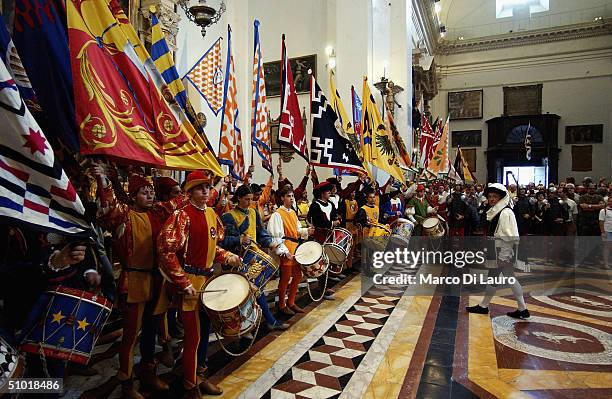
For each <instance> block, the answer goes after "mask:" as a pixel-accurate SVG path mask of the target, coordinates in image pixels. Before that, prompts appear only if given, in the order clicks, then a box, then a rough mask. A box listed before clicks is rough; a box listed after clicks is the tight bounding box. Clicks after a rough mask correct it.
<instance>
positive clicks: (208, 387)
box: [199, 378, 223, 395]
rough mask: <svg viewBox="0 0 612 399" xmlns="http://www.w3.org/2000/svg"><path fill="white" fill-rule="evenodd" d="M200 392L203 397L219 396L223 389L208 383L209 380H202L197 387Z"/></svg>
mask: <svg viewBox="0 0 612 399" xmlns="http://www.w3.org/2000/svg"><path fill="white" fill-rule="evenodd" d="M199 387H200V391H201V392H202V393H203V394H204V395H221V394H222V393H223V389H221V387H219V386H217V385H215V384H213V383H212V382H210V380H209V379H207V378H206V379H203V381H202V382H201V383H200V385H199Z"/></svg>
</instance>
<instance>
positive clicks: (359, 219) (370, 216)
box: [355, 204, 380, 237]
mask: <svg viewBox="0 0 612 399" xmlns="http://www.w3.org/2000/svg"><path fill="white" fill-rule="evenodd" d="M379 219H380V213H379V211H378V207H377V206H376V205H368V204H365V205H364V206H362V207H361V208H359V211H358V212H357V215H356V216H355V223H358V224H360V225H361V226H362V227H363V236H364V237H367V236H369V235H370V226H371V225H372V224H373V223H374V224H377V223H378V221H379Z"/></svg>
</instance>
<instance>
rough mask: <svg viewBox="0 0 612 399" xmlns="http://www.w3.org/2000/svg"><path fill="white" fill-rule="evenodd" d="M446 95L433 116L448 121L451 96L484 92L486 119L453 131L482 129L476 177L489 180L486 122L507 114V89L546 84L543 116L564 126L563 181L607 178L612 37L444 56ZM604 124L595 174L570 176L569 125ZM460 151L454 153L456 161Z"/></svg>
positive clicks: (611, 141) (457, 124) (458, 124)
mask: <svg viewBox="0 0 612 399" xmlns="http://www.w3.org/2000/svg"><path fill="white" fill-rule="evenodd" d="M437 62H438V65H441V70H440V72H441V74H440V75H441V82H440V83H441V90H440V92H439V94H438V96H437V97H436V98H435V99H434V101H433V104H432V114H433V115H434V117H435V116H437V115H440V116H441V117H443V118H444V117H446V114H447V96H448V92H449V91H459V90H470V89H482V90H483V101H484V109H483V119H479V120H465V121H451V126H450V130H451V131H452V130H469V129H480V130H482V146H481V147H480V148H477V160H476V173H475V175H476V177H477V178H478V179H479V180H481V181H484V180H485V179H486V158H485V156H486V155H485V150H486V149H487V145H488V131H487V124H486V120H488V119H491V118H494V117H497V116H500V115H501V114H502V113H503V89H502V88H503V86H509V85H510V86H513V85H523V84H536V83H542V84H543V90H542V112H543V113H547V112H548V113H551V114H552V113H554V114H558V115H559V116H561V119H560V121H559V137H558V142H559V147H560V148H561V153H560V158H559V177H560V178H565V177H566V176H575V177H576V178H577V179H581V178H582V177H584V176H597V177H599V176H608V177H610V175H611V174H612V171H611V159H612V157H611V154H612V117H611V115H612V40H610V36H603V37H597V38H589V39H581V40H573V41H566V42H557V43H547V44H542V45H532V46H525V47H516V48H510V49H501V50H493V51H485V52H475V53H466V54H458V55H451V56H446V57H439V58H438V59H437ZM576 124H603V125H604V142H603V143H602V144H594V145H593V170H592V171H591V172H572V171H571V145H565V126H566V125H576ZM454 154H455V151H454V150H452V151H451V155H452V156H454Z"/></svg>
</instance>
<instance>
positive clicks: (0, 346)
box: [0, 337, 25, 396]
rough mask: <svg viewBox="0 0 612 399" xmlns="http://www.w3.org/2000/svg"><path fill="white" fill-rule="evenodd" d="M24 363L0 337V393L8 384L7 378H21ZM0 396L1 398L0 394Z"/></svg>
mask: <svg viewBox="0 0 612 399" xmlns="http://www.w3.org/2000/svg"><path fill="white" fill-rule="evenodd" d="M24 366H25V363H24V360H23V357H22V356H20V355H19V353H18V352H17V351H16V350H15V349H14V348H13V347H12V346H11V345H9V344H8V342H6V341H5V340H4V339H3V338H2V337H0V392H1V391H2V388H4V386H5V385H6V384H8V380H9V378H21V377H22V376H23V371H24V368H25V367H24ZM0 396H2V395H1V394H0Z"/></svg>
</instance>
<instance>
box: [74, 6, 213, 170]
mask: <svg viewBox="0 0 612 399" xmlns="http://www.w3.org/2000/svg"><path fill="white" fill-rule="evenodd" d="M66 8H67V14H68V38H69V43H70V53H71V64H72V70H73V80H74V95H75V99H76V101H75V108H76V116H77V122H78V125H79V128H80V136H81V137H80V138H81V153H84V154H96V155H98V154H99V155H107V156H110V157H113V158H118V159H120V160H121V159H123V160H125V161H127V162H130V163H133V162H139V163H146V164H150V165H153V166H161V167H165V168H174V169H187V170H193V169H209V170H211V171H212V172H213V173H215V174H217V175H222V174H223V173H222V171H221V168H220V166H219V164H218V162H217V160H216V159H215V158H214V155H213V154H212V153H211V152H210V151H209V150H208V149H207V148H206V145H205V143H204V142H203V140H202V138H201V137H200V135H199V134H198V133H197V132H196V131H195V129H194V128H193V126H192V125H191V124H190V123H189V121H188V120H187V118H186V116H185V114H184V113H183V112H182V110H181V109H180V107H179V106H178V105H177V104H176V103H173V104H169V103H168V102H166V99H165V97H164V96H163V95H162V91H161V89H163V86H164V85H165V84H164V81H163V78H162V76H161V74H160V73H159V71H158V70H157V69H156V68H155V65H154V63H153V61H152V60H151V57H150V56H149V54H148V52H147V51H146V49H145V48H144V45H143V44H142V42H140V39H139V38H138V35H137V34H136V31H135V30H134V27H133V26H132V25H131V24H130V22H129V20H128V18H127V16H126V15H125V13H124V12H123V10H122V9H121V7H120V6H119V4H118V3H117V2H116V0H110V1H109V2H108V3H106V2H105V1H98V0H72V1H67V2H66ZM165 92H168V90H165ZM168 94H169V93H168ZM169 100H170V101H172V100H173V99H172V96H171V95H170V98H169Z"/></svg>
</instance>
